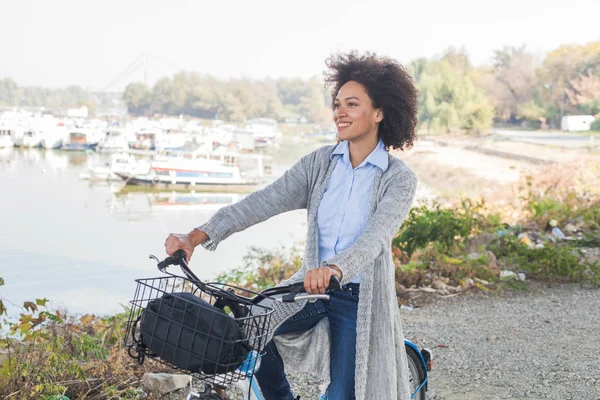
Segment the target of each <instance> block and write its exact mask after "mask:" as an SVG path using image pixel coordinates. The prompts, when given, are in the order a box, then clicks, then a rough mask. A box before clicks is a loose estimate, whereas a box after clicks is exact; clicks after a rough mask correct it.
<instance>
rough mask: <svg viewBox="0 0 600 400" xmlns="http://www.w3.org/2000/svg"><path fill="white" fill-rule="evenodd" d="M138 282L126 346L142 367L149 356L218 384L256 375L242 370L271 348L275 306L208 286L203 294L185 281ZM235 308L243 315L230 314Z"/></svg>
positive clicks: (180, 279) (128, 325)
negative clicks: (261, 304) (270, 331)
mask: <svg viewBox="0 0 600 400" xmlns="http://www.w3.org/2000/svg"><path fill="white" fill-rule="evenodd" d="M136 282H137V288H136V291H135V296H134V299H133V300H132V301H131V304H132V308H131V313H130V317H129V321H128V324H127V334H126V337H125V346H126V347H127V348H128V352H129V355H130V356H132V357H134V358H136V359H137V360H138V362H139V363H140V364H141V363H142V362H143V361H144V359H145V357H150V358H153V359H156V360H158V361H159V362H161V363H163V364H166V365H168V366H170V367H172V368H176V369H181V370H185V371H188V372H190V373H193V374H196V375H198V376H199V377H200V379H203V380H205V381H206V380H211V379H212V380H213V383H218V384H227V383H231V382H234V381H237V380H239V379H243V378H245V377H246V376H247V375H248V374H249V373H253V371H252V370H248V369H247V368H239V367H240V366H241V365H242V364H244V365H254V364H256V358H257V357H258V354H259V353H260V352H261V351H262V349H263V348H264V346H265V345H266V339H267V334H268V332H269V327H270V322H271V314H272V312H273V310H272V309H271V308H269V307H264V306H260V305H256V304H252V303H251V302H250V301H249V300H248V299H245V298H241V297H238V296H235V295H233V294H232V293H231V292H226V291H225V290H224V288H223V287H217V286H214V285H204V286H202V287H203V290H200V289H198V288H197V287H196V286H195V285H194V284H193V282H191V281H189V280H188V279H185V278H182V277H160V278H148V279H137V280H136ZM225 307H228V308H229V309H227V308H225ZM223 308H225V309H223ZM230 310H236V313H235V314H236V315H240V310H242V311H243V312H242V313H241V314H242V315H244V316H232V315H229V314H228V313H227V311H230ZM217 376H218V378H217Z"/></svg>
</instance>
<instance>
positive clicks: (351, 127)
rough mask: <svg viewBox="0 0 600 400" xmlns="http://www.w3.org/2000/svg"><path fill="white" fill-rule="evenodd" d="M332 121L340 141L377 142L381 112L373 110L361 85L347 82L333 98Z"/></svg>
mask: <svg viewBox="0 0 600 400" xmlns="http://www.w3.org/2000/svg"><path fill="white" fill-rule="evenodd" d="M333 120H334V121H335V125H336V126H337V130H338V139H340V140H349V141H363V140H365V139H367V140H373V139H375V140H378V138H379V137H378V128H379V123H380V122H381V121H382V120H383V112H382V111H381V109H376V108H373V103H372V102H371V98H370V97H369V95H368V94H367V91H366V89H365V87H364V86H363V85H362V84H360V83H358V82H356V81H349V82H346V83H345V84H344V86H342V87H341V88H340V90H339V92H338V94H337V96H336V98H335V101H334V103H333Z"/></svg>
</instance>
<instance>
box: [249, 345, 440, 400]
mask: <svg viewBox="0 0 600 400" xmlns="http://www.w3.org/2000/svg"><path fill="white" fill-rule="evenodd" d="M404 344H405V345H407V346H410V347H411V348H413V349H414V350H415V352H416V353H417V354H418V355H419V361H420V363H421V366H422V367H423V371H425V378H424V379H423V381H422V382H420V384H419V387H418V388H417V389H416V390H415V391H414V393H412V394H411V396H410V398H411V399H414V398H415V396H416V395H417V393H419V392H420V391H421V390H427V384H428V382H429V374H428V372H429V371H430V370H431V354H430V352H429V350H427V349H423V350H420V349H419V348H418V347H417V345H415V344H414V343H413V342H411V341H410V340H407V339H404ZM248 360H249V361H248ZM256 360H259V361H258V362H259V363H260V356H257V355H256V354H255V353H250V354H249V355H248V359H247V360H246V361H245V362H244V363H243V364H242V365H241V366H240V368H239V370H240V371H242V372H243V373H245V374H247V376H248V380H249V381H250V390H251V391H252V393H253V394H254V396H255V397H256V399H257V400H263V397H262V395H261V393H260V389H259V387H258V382H257V381H256V379H253V373H254V371H255V368H254V366H255V363H256V362H257V361H256ZM257 369H258V368H257ZM319 400H327V395H326V394H325V393H321V395H320V397H319Z"/></svg>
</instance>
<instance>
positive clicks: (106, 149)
mask: <svg viewBox="0 0 600 400" xmlns="http://www.w3.org/2000/svg"><path fill="white" fill-rule="evenodd" d="M127 149H129V141H128V140H127V136H126V135H125V132H123V131H122V130H120V129H114V128H113V129H109V130H107V131H106V133H105V134H104V137H103V138H102V139H100V141H99V142H98V147H97V150H98V151H99V152H100V153H113V152H121V151H125V150H127Z"/></svg>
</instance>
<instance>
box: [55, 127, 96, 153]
mask: <svg viewBox="0 0 600 400" xmlns="http://www.w3.org/2000/svg"><path fill="white" fill-rule="evenodd" d="M96 146H98V140H97V138H96V137H95V135H94V134H93V132H91V131H90V130H88V129H86V128H73V129H71V130H70V131H69V137H68V139H67V142H66V143H63V145H62V147H61V149H63V150H72V151H85V150H95V149H96Z"/></svg>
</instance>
